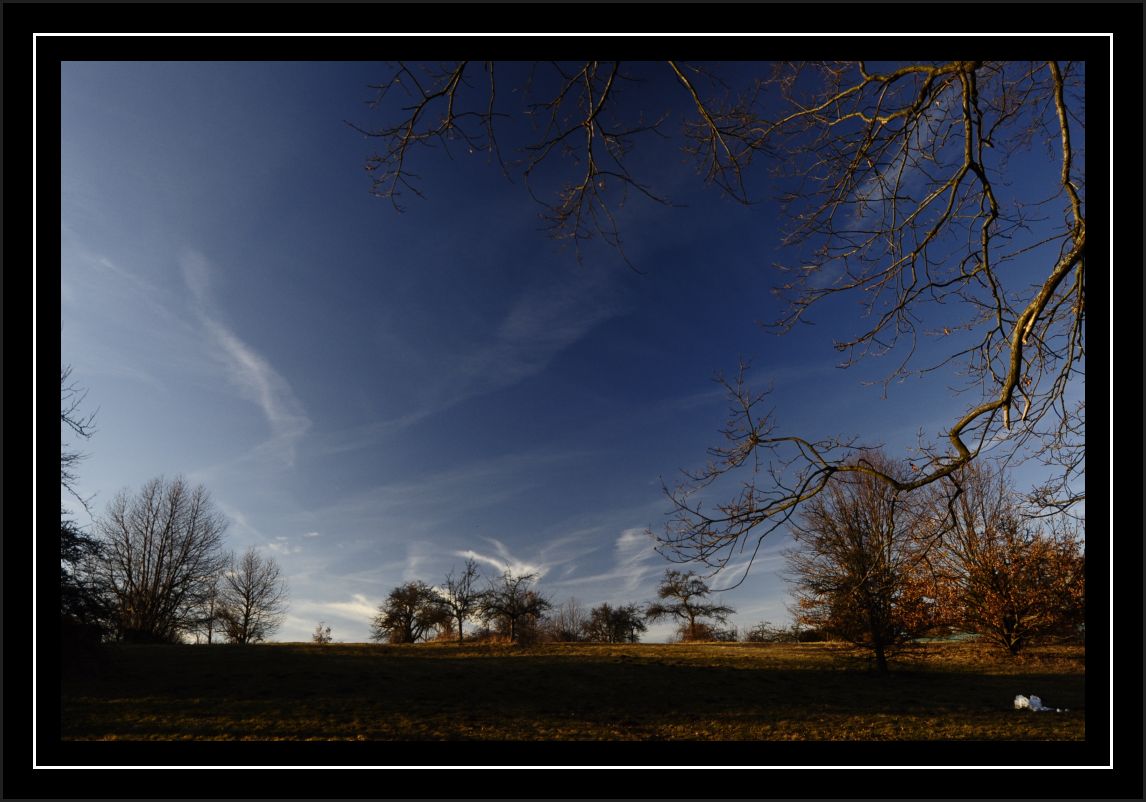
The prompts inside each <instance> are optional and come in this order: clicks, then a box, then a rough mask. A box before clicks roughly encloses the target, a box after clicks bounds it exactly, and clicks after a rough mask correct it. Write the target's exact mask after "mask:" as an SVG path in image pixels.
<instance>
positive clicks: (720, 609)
mask: <svg viewBox="0 0 1146 802" xmlns="http://www.w3.org/2000/svg"><path fill="white" fill-rule="evenodd" d="M711 593H712V589H711V588H710V587H709V585H708V583H707V582H706V581H705V580H704V578H703V577H699V576H697V575H696V573H695V572H693V571H688V572H682V571H678V570H676V569H675V568H669V569H668V570H667V571H665V576H664V579H662V580H661V584H660V586H659V587H658V588H657V598H659V599H661V601H659V602H653V603H652V604H650V605H649V606H648V607H646V608H645V618H647V619H648V620H649V621H660V620H663V619H665V618H671V619H675V620H676V621H678V622H679V624H680V629H679V634H680V637H681V640H686V641H692V640H715V639H716V637H715V636H716V634H717V630H716V628H715V627H714V626H713V625H712V624H710V623H707V622H705V621H703V620H702V619H705V618H710V619H712V620H713V621H714V622H716V623H718V624H724V623H727V621H728V617H729V616H730V615H732V614H733V613H735V612H736V610H734V609H732V608H731V607H729V606H728V605H726V604H713V603H712V602H710V601H708V598H709V596H710V595H711Z"/></svg>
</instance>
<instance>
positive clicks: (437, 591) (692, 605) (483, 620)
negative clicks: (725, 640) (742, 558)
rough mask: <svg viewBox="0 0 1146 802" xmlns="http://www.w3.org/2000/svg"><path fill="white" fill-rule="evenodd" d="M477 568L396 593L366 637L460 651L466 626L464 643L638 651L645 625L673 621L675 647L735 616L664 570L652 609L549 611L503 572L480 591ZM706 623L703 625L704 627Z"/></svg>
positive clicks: (531, 586) (532, 578)
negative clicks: (610, 646)
mask: <svg viewBox="0 0 1146 802" xmlns="http://www.w3.org/2000/svg"><path fill="white" fill-rule="evenodd" d="M479 580H480V576H479V571H478V566H477V563H476V562H474V561H473V560H472V559H470V560H467V561H466V564H465V566H464V568H463V570H462V571H461V573H460V574H455V573H454V572H451V573H450V574H448V575H447V576H446V581H445V583H444V584H443V585H442V586H441V587H433V586H431V585H428V584H426V583H425V582H422V581H421V580H415V581H413V582H407V583H405V584H403V585H399V586H398V587H396V588H394V590H392V591H391V592H390V595H389V596H388V597H387V598H386V601H384V602H383V603H382V604H381V605H379V607H378V612H377V614H376V615H375V616H374V618H373V620H372V622H371V637H372V638H373V639H374V640H377V641H386V642H389V643H417V642H418V641H425V640H431V639H439V640H453V639H456V640H457V641H458V642H459V643H461V642H462V641H463V640H464V638H465V634H464V626H465V622H466V621H467V620H474V621H477V622H480V624H481V625H482V628H481V629H479V630H477V631H475V632H474V633H472V634H471V636H470V639H471V640H474V639H484V638H489V637H499V638H502V639H504V640H508V641H510V642H511V643H520V642H535V641H548V642H579V641H589V642H599V643H637V642H638V641H639V640H640V637H641V634H642V633H644V632H646V631H647V629H648V626H647V624H646V622H647V621H660V620H664V619H669V620H673V621H675V622H676V623H677V624H678V632H677V634H678V637H679V638H680V639H681V640H716V639H719V638H718V635H719V633H720V632H722V631H723V630H718V629H717V627H716V626H715V624H723V623H726V622H727V619H728V616H730V615H731V614H732V613H733V612H735V611H734V610H733V609H732V608H731V607H728V606H726V605H720V604H713V603H711V602H710V601H709V600H708V596H709V593H710V592H711V591H710V589H709V587H708V585H707V583H706V582H705V581H704V580H703V579H702V578H701V577H699V576H697V575H695V574H694V573H693V572H691V571H689V572H687V573H686V572H681V571H677V570H673V569H670V570H668V571H666V572H665V576H664V579H663V580H662V581H661V584H660V586H659V587H658V590H657V595H658V601H655V602H652V603H649V604H646V605H638V604H618V605H612V604H609V603H607V602H605V603H602V604H600V605H598V606H596V607H593V608H592V609H586V608H585V607H584V606H582V604H581V603H580V602H578V601H577V600H576V599H569V600H568V601H566V602H565V603H563V604H561V605H559V606H556V605H554V604H553V602H552V601H551V600H550V599H549V598H547V597H546V596H545V595H544V594H542V593H541V592H540V591H539V590H537V588H536V587H535V583H536V580H537V576H536V575H535V574H531V573H527V574H514V573H513V572H511V571H505V572H504V573H502V574H501V575H500V576H498V577H497V578H496V579H492V580H489V581H488V582H487V583H486V584H485V586H484V587H479ZM706 619H710V620H711V622H714V623H710V622H709V621H708V620H706Z"/></svg>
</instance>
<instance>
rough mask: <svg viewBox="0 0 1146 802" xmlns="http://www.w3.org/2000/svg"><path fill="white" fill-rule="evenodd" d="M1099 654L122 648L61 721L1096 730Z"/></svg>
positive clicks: (247, 732)
mask: <svg viewBox="0 0 1146 802" xmlns="http://www.w3.org/2000/svg"><path fill="white" fill-rule="evenodd" d="M1084 664H1085V655H1084V652H1083V649H1082V647H1068V646H1063V647H1042V648H1035V649H1032V650H1031V651H1030V653H1029V654H1027V655H1025V656H1024V657H1023V658H1021V659H1019V660H1014V659H1010V658H1007V657H1005V656H1002V655H1001V654H999V653H998V652H995V651H991V650H988V649H987V648H986V647H983V646H979V645H975V644H941V645H932V646H929V647H927V649H926V651H925V652H924V654H923V656H921V657H919V658H917V659H913V660H910V661H906V662H903V663H899V664H896V665H894V666H893V669H892V672H891V673H890V674H889V675H887V676H880V675H878V674H876V673H875V672H872V671H870V670H869V669H868V668H867V667H866V664H864V663H863V662H862V661H856V660H855V659H852V658H848V657H846V656H844V654H843V653H841V652H840V651H839V650H837V649H835V648H833V647H832V646H828V645H823V644H802V645H764V646H757V645H750V644H695V645H694V644H689V645H685V644H636V645H624V646H609V645H590V644H551V645H544V646H536V647H529V648H521V647H507V646H465V647H458V646H456V645H445V644H418V645H415V646H381V645H366V644H333V645H326V646H319V645H312V644H270V645H261V646H220V645H216V646H122V645H115V646H106V647H103V655H102V656H101V657H100V658H99V660H98V661H96V662H94V663H92V664H90V665H73V666H70V667H69V669H68V671H67V672H66V673H65V676H64V678H63V689H62V690H63V695H62V708H61V715H62V722H61V723H62V735H63V737H64V738H65V739H67V740H108V739H127V740H186V739H194V740H232V739H237V740H324V741H325V740H331V741H337V740H375V739H384V740H403V741H410V740H423V739H434V740H437V739H450V740H463V739H495V740H564V739H578V740H612V739H626V740H630V739H638V740H660V739H685V740H710V739H711V740H726V739H750V740H780V741H783V740H836V741H840V740H843V741H847V740H863V741H871V740H933V739H942V740H950V739H954V740H984V739H986V740H993V739H1000V740H1082V739H1084V738H1085V718H1084V713H1085V710H1084V709H1085V700H1084ZM1016 694H1023V695H1027V696H1029V695H1031V694H1036V695H1038V696H1040V697H1041V698H1042V700H1043V703H1044V704H1048V705H1052V706H1055V707H1062V708H1069V712H1067V713H1032V712H1030V711H1027V710H1015V709H1014V707H1013V700H1014V698H1015V695H1016Z"/></svg>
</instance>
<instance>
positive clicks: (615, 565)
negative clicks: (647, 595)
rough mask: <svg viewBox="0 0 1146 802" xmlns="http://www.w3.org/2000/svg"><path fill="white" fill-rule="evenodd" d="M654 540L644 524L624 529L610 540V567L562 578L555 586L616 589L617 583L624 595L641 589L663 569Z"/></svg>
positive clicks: (661, 559)
mask: <svg viewBox="0 0 1146 802" xmlns="http://www.w3.org/2000/svg"><path fill="white" fill-rule="evenodd" d="M655 546H656V540H655V539H654V538H653V535H652V533H651V532H649V530H648V529H646V528H644V527H632V528H629V529H625V530H623V531H622V532H621V533H620V534H619V535H618V536H617V539H616V541H615V542H614V543H613V557H612V568H610V569H609V570H608V571H604V572H602V573H597V574H592V575H589V576H579V577H572V578H568V579H562V580H561V581H559V582H555V583H554V584H555V585H557V586H569V587H576V586H591V585H601V586H608V587H610V588H616V587H617V583H618V582H620V583H621V585H620V587H621V590H622V591H623V593H624V594H625V595H626V596H631V595H633V594H636V593H638V592H639V591H641V589H642V587H643V586H644V585H645V584H646V583H647V582H649V581H650V580H651V578H652V577H653V576H655V575H658V574H659V573H660V572H661V571H662V570H663V568H664V560H663V558H662V557H661V556H660V555H659V554H657V552H656V549H655Z"/></svg>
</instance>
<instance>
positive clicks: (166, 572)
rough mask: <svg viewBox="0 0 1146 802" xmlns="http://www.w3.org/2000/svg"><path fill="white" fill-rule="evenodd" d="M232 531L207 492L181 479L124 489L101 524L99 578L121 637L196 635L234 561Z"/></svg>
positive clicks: (165, 638)
mask: <svg viewBox="0 0 1146 802" xmlns="http://www.w3.org/2000/svg"><path fill="white" fill-rule="evenodd" d="M226 528H227V522H226V519H225V518H224V517H223V515H222V514H221V513H220V512H219V511H218V510H217V509H216V508H215V505H214V503H213V502H212V501H211V497H210V494H209V493H208V492H207V490H206V488H204V487H203V486H202V485H199V486H195V487H192V486H191V485H189V484H188V483H187V481H186V480H185V479H183V478H182V477H177V478H175V479H173V480H170V481H168V480H166V479H163V478H162V477H160V478H157V479H152V480H151V481H150V482H148V483H146V484H145V485H144V486H143V487H142V488H140V490H139V492H137V493H129V492H127V491H126V490H123V491H120V493H119V494H118V495H117V496H116V497H115V498H114V499H113V500H112V501H111V502H110V503H109V504H108V506H107V511H106V512H105V513H104V515H103V516H102V517H101V518H100V519H99V520H98V521H97V523H96V529H97V531H98V533H99V535H100V538H101V539H102V541H103V543H102V547H103V554H102V555H101V559H100V562H99V566H98V575H99V578H100V581H102V582H104V583H105V584H106V586H107V588H108V591H109V593H110V594H111V599H112V604H113V617H114V624H115V631H116V634H117V635H118V636H119V637H122V638H124V639H127V640H141V641H177V640H179V639H180V638H181V637H182V635H183V634H184V633H187V632H189V631H191V630H192V629H193V628H194V627H195V625H196V622H197V621H198V620H199V619H200V618H201V616H202V610H203V607H204V605H205V604H206V603H207V601H208V599H209V597H210V594H211V591H212V588H213V586H214V583H215V580H216V578H217V577H218V575H219V574H220V572H221V571H222V570H223V568H224V566H225V565H226V564H227V558H226V556H225V555H224V554H223V552H222V545H223V532H224V531H225V530H226Z"/></svg>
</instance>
